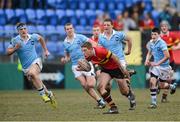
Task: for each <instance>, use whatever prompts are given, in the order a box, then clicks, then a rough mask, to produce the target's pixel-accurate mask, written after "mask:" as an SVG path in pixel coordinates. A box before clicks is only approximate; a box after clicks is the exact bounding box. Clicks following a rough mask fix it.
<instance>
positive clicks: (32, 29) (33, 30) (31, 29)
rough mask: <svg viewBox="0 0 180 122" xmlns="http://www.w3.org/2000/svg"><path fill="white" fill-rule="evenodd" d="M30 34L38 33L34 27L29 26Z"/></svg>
mask: <svg viewBox="0 0 180 122" xmlns="http://www.w3.org/2000/svg"><path fill="white" fill-rule="evenodd" d="M28 30H29V33H37V28H36V26H34V25H28Z"/></svg>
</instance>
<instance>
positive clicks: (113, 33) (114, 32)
mask: <svg viewBox="0 0 180 122" xmlns="http://www.w3.org/2000/svg"><path fill="white" fill-rule="evenodd" d="M115 34H116V31H115V30H113V32H112V34H111V37H110V39H111V38H112V37H113V36H114V35H115ZM102 36H103V37H104V38H106V39H107V36H106V35H105V33H103V34H102Z"/></svg>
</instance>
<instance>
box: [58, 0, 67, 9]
mask: <svg viewBox="0 0 180 122" xmlns="http://www.w3.org/2000/svg"><path fill="white" fill-rule="evenodd" d="M56 8H57V9H64V10H65V9H67V8H68V0H56Z"/></svg>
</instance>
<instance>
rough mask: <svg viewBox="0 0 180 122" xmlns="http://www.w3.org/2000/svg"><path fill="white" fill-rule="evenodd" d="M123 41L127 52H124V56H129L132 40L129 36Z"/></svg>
mask: <svg viewBox="0 0 180 122" xmlns="http://www.w3.org/2000/svg"><path fill="white" fill-rule="evenodd" d="M124 40H125V41H126V42H127V43H126V44H127V51H126V52H125V54H126V55H129V54H130V53H131V49H132V39H131V38H130V37H129V36H127V35H126V36H125V38H124Z"/></svg>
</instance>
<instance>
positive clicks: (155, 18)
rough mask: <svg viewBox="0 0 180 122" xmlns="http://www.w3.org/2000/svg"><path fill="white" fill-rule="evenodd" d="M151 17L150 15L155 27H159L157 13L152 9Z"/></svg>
mask: <svg viewBox="0 0 180 122" xmlns="http://www.w3.org/2000/svg"><path fill="white" fill-rule="evenodd" d="M151 15H152V19H153V20H154V22H155V26H159V12H158V11H157V10H155V9H154V10H153V11H152V12H151Z"/></svg>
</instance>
